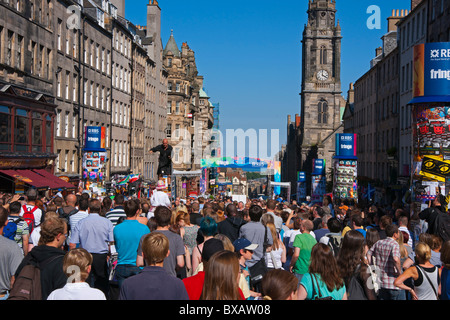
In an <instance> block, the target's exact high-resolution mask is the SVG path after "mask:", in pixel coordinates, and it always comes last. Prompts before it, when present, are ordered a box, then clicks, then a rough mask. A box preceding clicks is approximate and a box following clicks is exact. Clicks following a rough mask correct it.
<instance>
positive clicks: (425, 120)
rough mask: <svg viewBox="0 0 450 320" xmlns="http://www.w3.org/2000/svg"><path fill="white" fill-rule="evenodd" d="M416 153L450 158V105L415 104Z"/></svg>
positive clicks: (414, 133) (420, 156) (418, 155)
mask: <svg viewBox="0 0 450 320" xmlns="http://www.w3.org/2000/svg"><path fill="white" fill-rule="evenodd" d="M413 110H414V112H413V116H414V122H415V124H416V125H415V128H414V130H413V135H414V141H416V143H417V145H416V152H417V153H416V155H417V157H418V158H419V159H421V158H422V157H424V156H442V157H443V159H446V160H447V159H448V160H450V106H431V107H430V106H428V105H415V106H414V108H413Z"/></svg>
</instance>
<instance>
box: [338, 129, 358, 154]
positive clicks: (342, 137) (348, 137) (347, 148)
mask: <svg viewBox="0 0 450 320" xmlns="http://www.w3.org/2000/svg"><path fill="white" fill-rule="evenodd" d="M356 138H357V135H356V134H353V133H338V134H336V156H335V158H344V159H356Z"/></svg>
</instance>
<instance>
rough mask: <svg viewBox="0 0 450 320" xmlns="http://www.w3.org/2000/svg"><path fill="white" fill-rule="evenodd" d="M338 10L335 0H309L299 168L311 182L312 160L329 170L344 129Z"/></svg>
mask: <svg viewBox="0 0 450 320" xmlns="http://www.w3.org/2000/svg"><path fill="white" fill-rule="evenodd" d="M336 11H337V10H336V1H335V0H309V5H308V11H307V13H308V23H307V25H305V28H304V31H303V40H302V45H303V48H302V84H301V93H300V96H301V110H300V114H301V122H300V128H299V132H298V134H299V140H298V141H299V149H300V152H299V153H300V157H301V159H300V164H299V165H300V168H299V171H304V172H305V173H306V175H307V181H309V182H310V181H311V176H310V175H311V172H312V160H313V159H325V160H326V173H327V174H328V173H329V169H330V168H331V167H332V160H333V156H334V153H335V135H336V133H342V132H343V126H342V122H341V111H342V110H343V108H344V107H345V100H344V98H343V97H342V95H341V94H342V90H341V39H342V37H341V27H340V25H339V22H338V21H337V20H336ZM308 192H309V193H310V189H309V188H308Z"/></svg>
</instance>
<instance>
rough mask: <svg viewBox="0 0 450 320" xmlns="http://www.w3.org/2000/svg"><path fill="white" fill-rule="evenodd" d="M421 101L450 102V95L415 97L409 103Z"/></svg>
mask: <svg viewBox="0 0 450 320" xmlns="http://www.w3.org/2000/svg"><path fill="white" fill-rule="evenodd" d="M419 103H450V95H447V96H421V97H415V98H414V99H412V100H411V101H410V102H409V103H408V104H419Z"/></svg>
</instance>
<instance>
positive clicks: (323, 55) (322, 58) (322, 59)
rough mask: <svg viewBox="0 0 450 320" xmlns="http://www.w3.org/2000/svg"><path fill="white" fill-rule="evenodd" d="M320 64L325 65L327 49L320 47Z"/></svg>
mask: <svg viewBox="0 0 450 320" xmlns="http://www.w3.org/2000/svg"><path fill="white" fill-rule="evenodd" d="M320 64H327V49H326V48H325V46H321V47H320Z"/></svg>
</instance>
